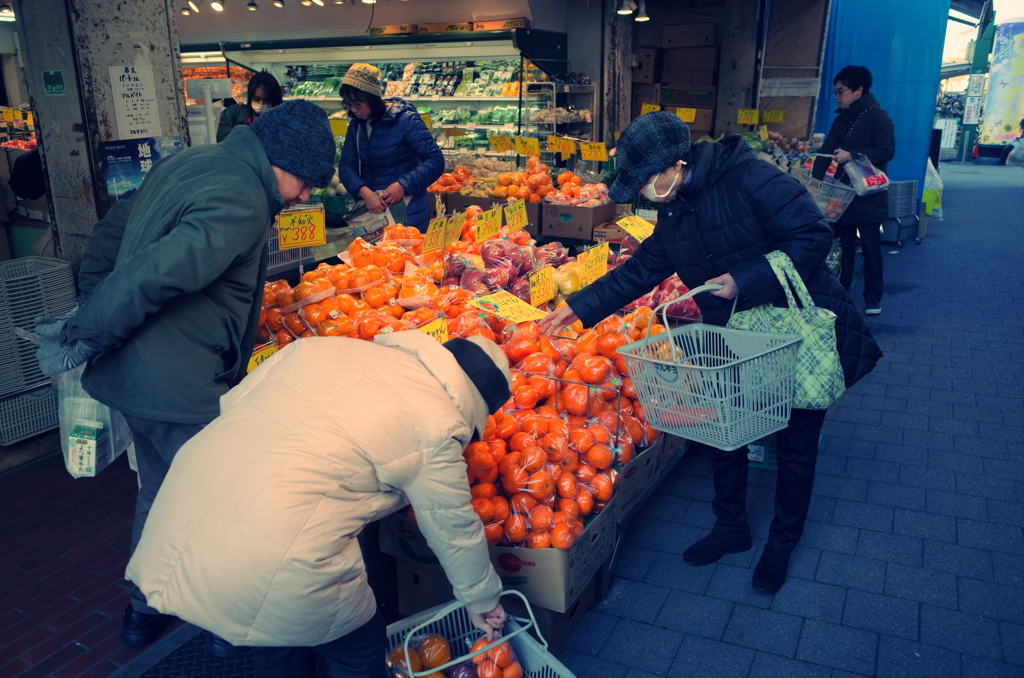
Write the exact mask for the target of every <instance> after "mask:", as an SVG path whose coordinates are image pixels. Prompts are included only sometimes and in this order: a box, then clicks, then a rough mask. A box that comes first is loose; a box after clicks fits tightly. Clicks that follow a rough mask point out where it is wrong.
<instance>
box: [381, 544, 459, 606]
mask: <svg viewBox="0 0 1024 678" xmlns="http://www.w3.org/2000/svg"><path fill="white" fill-rule="evenodd" d="M395 560H396V563H397V565H398V568H397V584H398V586H397V590H398V611H399V613H401V614H403V615H405V616H407V617H411V616H412V615H414V614H416V613H418V612H422V611H423V610H427V609H430V608H432V607H434V606H435V605H441V604H442V603H447V602H450V601H452V600H453V599H454V598H455V593H454V592H453V591H452V584H451V582H450V581H448V577H447V576H446V575H445V573H444V568H443V567H441V566H440V565H436V564H430V563H417V562H414V561H411V560H405V559H403V558H396V559H395Z"/></svg>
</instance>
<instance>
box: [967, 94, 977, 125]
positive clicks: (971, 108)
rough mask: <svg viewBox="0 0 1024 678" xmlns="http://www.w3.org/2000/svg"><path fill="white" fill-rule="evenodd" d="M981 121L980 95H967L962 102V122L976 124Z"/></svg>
mask: <svg viewBox="0 0 1024 678" xmlns="http://www.w3.org/2000/svg"><path fill="white" fill-rule="evenodd" d="M979 122H981V97H967V103H965V104H964V124H965V125H977V124H978V123H979Z"/></svg>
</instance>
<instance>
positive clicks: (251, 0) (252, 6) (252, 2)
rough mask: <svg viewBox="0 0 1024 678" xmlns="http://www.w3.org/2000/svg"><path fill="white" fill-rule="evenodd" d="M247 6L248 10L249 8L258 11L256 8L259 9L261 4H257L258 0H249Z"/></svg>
mask: <svg viewBox="0 0 1024 678" xmlns="http://www.w3.org/2000/svg"><path fill="white" fill-rule="evenodd" d="M245 8H246V9H247V10H249V11H250V12H255V11H256V10H258V9H259V8H260V7H259V5H257V4H256V0H249V4H248V5H246V6H245Z"/></svg>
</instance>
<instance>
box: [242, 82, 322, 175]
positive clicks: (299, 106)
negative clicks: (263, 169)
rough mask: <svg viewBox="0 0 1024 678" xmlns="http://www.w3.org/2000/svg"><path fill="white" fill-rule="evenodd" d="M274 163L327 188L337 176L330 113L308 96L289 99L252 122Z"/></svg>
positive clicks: (253, 129)
mask: <svg viewBox="0 0 1024 678" xmlns="http://www.w3.org/2000/svg"><path fill="white" fill-rule="evenodd" d="M250 127H251V128H252V131H253V133H254V134H256V137H257V138H258V139H259V140H260V144H261V145H262V146H263V150H264V151H265V152H266V154H267V159H268V160H269V161H270V164H271V165H274V166H275V167H280V168H281V169H283V170H284V171H285V172H289V173H291V174H294V175H295V176H297V177H298V178H300V179H302V180H304V181H308V182H309V183H311V184H313V185H314V186H317V187H319V188H326V187H327V186H328V185H329V184H330V183H331V178H332V177H334V154H335V147H334V135H333V134H331V126H330V124H329V123H328V122H327V112H326V111H324V109H322V108H320V107H319V106H317V105H316V104H314V103H312V102H310V101H306V100H305V99H296V100H294V101H286V102H284V103H283V104H281V105H280V106H276V107H274V108H272V109H270V110H269V111H267V112H266V113H264V114H262V115H261V116H260V117H258V118H256V120H255V121H253V123H252V125H250Z"/></svg>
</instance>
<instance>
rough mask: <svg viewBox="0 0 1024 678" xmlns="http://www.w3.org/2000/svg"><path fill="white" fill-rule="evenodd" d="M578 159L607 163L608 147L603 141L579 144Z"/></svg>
mask: <svg viewBox="0 0 1024 678" xmlns="http://www.w3.org/2000/svg"><path fill="white" fill-rule="evenodd" d="M580 158H582V159H583V160H597V161H599V162H607V161H608V147H607V146H605V145H604V142H603V141H592V142H586V141H581V142H580Z"/></svg>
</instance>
